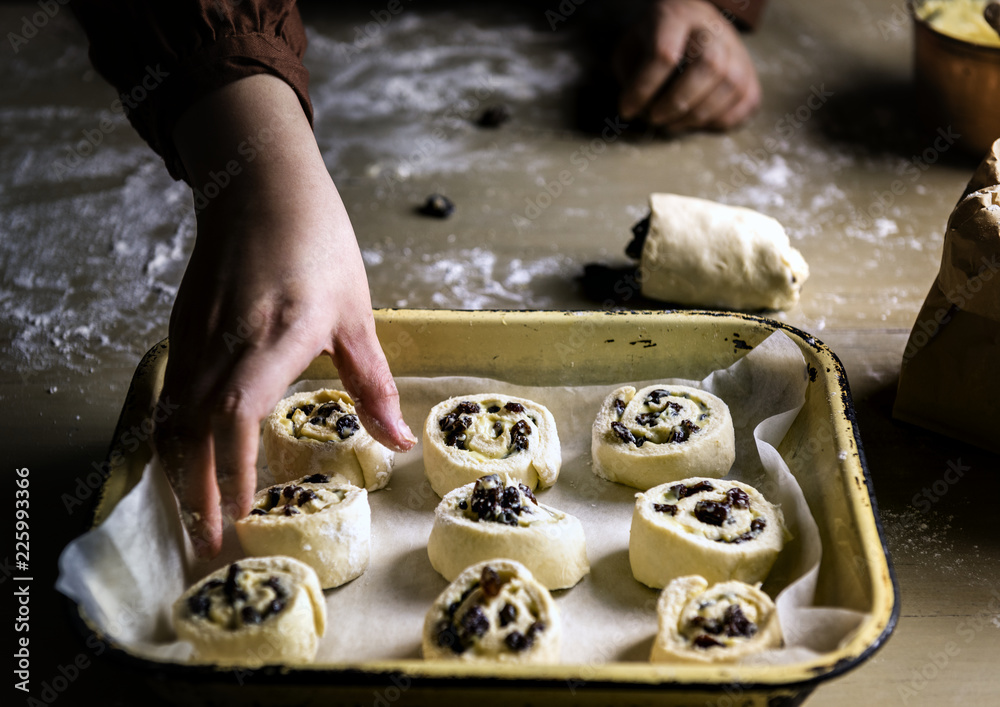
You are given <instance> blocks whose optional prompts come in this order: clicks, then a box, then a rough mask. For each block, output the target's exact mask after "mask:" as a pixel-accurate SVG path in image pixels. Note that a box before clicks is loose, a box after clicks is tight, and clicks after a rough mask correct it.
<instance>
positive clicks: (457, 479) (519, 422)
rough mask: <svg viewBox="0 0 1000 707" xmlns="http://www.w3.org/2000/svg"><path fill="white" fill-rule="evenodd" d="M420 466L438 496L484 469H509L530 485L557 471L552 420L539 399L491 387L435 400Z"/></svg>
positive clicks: (549, 479) (551, 478) (550, 480)
mask: <svg viewBox="0 0 1000 707" xmlns="http://www.w3.org/2000/svg"><path fill="white" fill-rule="evenodd" d="M423 454H424V472H425V473H426V474H427V480H428V481H430V484H431V488H432V489H434V492H435V493H437V495H438V496H442V497H443V496H444V495H445V494H446V493H448V492H449V491H452V490H453V489H456V488H458V487H459V486H465V484H467V483H469V482H471V481H475V480H476V479H478V478H479V477H480V476H486V475H487V474H507V475H508V476H510V477H511V478H512V479H516V480H518V481H520V482H521V483H523V484H524V485H525V486H527V487H528V488H530V489H532V490H534V489H535V488H537V487H542V488H544V487H548V486H551V485H552V484H554V483H555V482H556V479H557V478H558V477H559V468H560V466H561V465H562V451H561V449H560V446H559V435H558V433H557V432H556V421H555V418H553V417H552V413H550V412H549V411H548V410H547V409H546V408H545V407H544V406H543V405H539V404H538V403H536V402H533V401H531V400H526V399H524V398H515V397H512V396H509V395H496V394H492V393H487V394H479V395H465V396H461V397H455V398H449V399H448V400H445V401H443V402H441V403H438V404H437V405H435V406H434V407H433V408H432V409H431V411H430V414H429V415H428V416H427V421H426V422H425V423H424V434H423Z"/></svg>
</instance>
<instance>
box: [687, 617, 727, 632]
mask: <svg viewBox="0 0 1000 707" xmlns="http://www.w3.org/2000/svg"><path fill="white" fill-rule="evenodd" d="M691 625H692V626H694V627H695V628H700V629H701V630H703V631H704V632H705V633H711V634H713V635H716V636H718V635H719V634H720V633H722V631H723V629H724V628H725V626H723V625H722V624H721V623H719V622H718V621H716V620H715V619H706V618H705V617H704V616H695V617H694V618H693V619H691Z"/></svg>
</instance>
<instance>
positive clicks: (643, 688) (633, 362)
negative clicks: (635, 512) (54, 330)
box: [80, 310, 899, 707]
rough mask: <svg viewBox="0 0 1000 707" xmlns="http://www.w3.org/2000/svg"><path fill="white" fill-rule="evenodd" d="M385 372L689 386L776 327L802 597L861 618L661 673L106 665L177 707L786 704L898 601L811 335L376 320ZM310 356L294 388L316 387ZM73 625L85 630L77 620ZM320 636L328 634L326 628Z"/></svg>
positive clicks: (600, 318)
mask: <svg viewBox="0 0 1000 707" xmlns="http://www.w3.org/2000/svg"><path fill="white" fill-rule="evenodd" d="M376 322H377V326H378V334H379V338H380V340H381V342H382V345H383V348H384V349H385V351H386V355H387V357H388V358H389V363H390V365H391V367H392V370H393V373H394V374H395V375H397V376H455V375H469V376H481V377H490V378H497V379H502V380H508V381H516V382H517V383H519V384H525V385H540V386H546V385H560V386H561V385H591V384H593V385H597V384H613V383H620V382H621V381H629V380H648V379H654V378H676V377H681V378H689V379H695V380H698V379H701V378H703V377H704V376H706V375H707V374H709V373H710V372H711V371H713V370H716V369H719V368H725V367H727V366H729V365H731V364H732V363H734V362H735V361H737V360H738V359H739V358H741V357H742V356H744V355H746V353H747V352H748V351H750V350H752V349H753V347H754V346H755V345H757V344H758V343H760V342H761V341H763V340H764V339H765V338H767V337H768V336H769V335H770V334H772V333H773V332H774V331H776V330H779V329H780V330H783V331H784V332H785V333H786V334H787V335H788V336H789V337H790V338H791V339H792V340H793V341H794V342H795V343H796V344H797V345H798V346H799V348H800V349H801V351H802V355H803V357H804V358H805V361H806V364H807V366H808V370H809V374H810V382H809V384H808V385H807V390H806V400H805V406H804V407H803V409H802V411H801V412H800V413H799V415H798V417H797V418H796V420H795V422H794V423H793V425H792V427H791V428H790V430H789V431H788V433H787V435H786V436H785V439H784V441H783V442H782V444H781V445H780V447H779V451H780V452H781V454H782V456H783V457H784V458H785V460H786V461H787V463H788V465H789V467H790V468H791V471H792V473H793V474H795V476H796V478H797V479H798V481H799V483H800V485H801V487H802V489H803V492H804V494H805V497H806V499H807V500H808V502H809V505H810V507H811V509H812V512H813V514H814V516H815V518H816V521H817V523H818V525H819V530H820V535H821V539H822V543H823V547H824V553H823V560H822V564H821V565H820V581H819V589H818V596H817V601H818V602H821V603H823V604H825V605H829V606H839V607H844V608H848V609H854V610H858V611H862V612H865V613H866V614H867V618H866V619H865V620H864V622H863V623H862V625H861V626H860V627H859V628H858V629H857V630H856V631H855V632H854V633H853V634H852V635H851V636H850V638H849V639H847V640H846V642H845V643H844V644H843V645H841V646H840V647H839V648H837V649H836V650H833V651H830V652H828V653H826V654H823V655H822V656H821V657H820V659H816V660H812V661H810V662H802V663H796V664H792V665H784V666H777V665H755V666H730V667H718V666H668V665H657V666H654V665H650V664H643V663H635V662H610V663H602V664H586V665H581V664H560V665H549V666H514V665H488V666H483V665H467V664H459V663H458V662H432V661H419V660H392V661H377V662H367V663H356V664H311V665H309V666H267V667H264V668H260V669H256V670H241V671H238V672H236V673H234V671H233V670H232V669H225V670H223V669H221V668H220V669H213V668H211V667H205V666H192V665H186V664H175V663H161V662H153V661H149V660H145V659H142V658H140V657H138V656H135V655H132V654H130V653H129V652H128V651H127V649H125V648H123V647H121V646H118V647H116V650H115V651H114V654H115V655H116V656H117V657H119V658H121V659H123V660H125V661H127V662H129V663H130V664H132V665H133V666H134V667H135V669H136V670H140V671H145V672H146V673H147V674H148V676H149V683H150V687H151V688H152V690H153V691H154V692H156V693H158V694H161V695H163V696H169V698H170V701H171V702H174V703H177V704H191V705H195V704H229V703H240V704H250V703H252V704H255V705H270V704H296V705H307V704H308V705H334V704H359V705H376V706H378V705H383V706H385V705H397V704H428V705H441V704H476V705H503V706H504V707H511V706H512V705H517V704H545V705H561V704H571V703H572V704H587V705H706V704H708V705H718V706H719V707H722V705H770V706H772V707H774V706H777V705H796V704H799V703H801V702H802V701H803V700H805V698H806V697H807V696H808V695H809V694H810V693H811V692H812V691H813V690H814V689H815V688H816V687H817V686H819V685H820V684H821V683H822V682H824V681H826V680H829V679H831V678H833V677H836V676H837V675H840V674H842V673H844V672H845V671H847V670H850V669H852V668H854V667H857V666H858V665H859V664H860V663H862V662H863V661H864V660H866V659H867V658H868V657H870V656H871V655H872V654H873V653H874V652H875V651H876V650H877V649H878V648H879V647H880V646H881V645H882V644H883V643H884V642H885V641H886V639H887V638H888V636H889V635H890V633H891V632H892V630H893V628H894V626H895V623H896V619H897V616H898V612H899V589H898V585H897V583H896V579H895V575H894V573H893V570H892V566H891V563H890V560H889V556H888V553H887V550H886V547H885V542H884V539H883V536H882V530H881V526H880V522H879V517H878V511H877V507H876V504H875V496H874V492H873V489H872V484H871V479H870V477H869V474H868V470H867V468H866V465H865V458H864V453H863V451H862V448H861V440H860V438H859V435H858V429H857V426H856V424H855V419H854V409H853V405H852V402H851V394H850V390H849V388H848V383H847V378H846V375H845V373H844V369H843V367H842V366H841V364H840V362H839V361H838V359H837V357H836V356H835V355H834V354H833V352H831V351H830V350H829V349H828V348H827V347H826V346H824V345H823V344H822V343H820V342H819V341H817V340H816V339H814V338H813V337H811V336H809V335H808V334H805V333H803V332H801V331H798V330H796V329H794V328H791V327H788V326H786V325H784V324H781V323H778V322H775V321H771V320H768V319H764V318H761V317H757V316H752V315H739V314H727V313H718V312H697V311H683V312H533V311H476V312H469V311H428V310H380V311H377V312H376ZM167 348H168V347H167V344H166V342H164V343H161V344H158V345H157V346H155V347H154V348H153V349H152V350H150V352H149V353H147V355H146V356H145V357H144V358H143V360H142V362H141V363H140V364H139V367H138V369H137V370H136V372H135V376H134V378H133V380H132V384H131V387H130V389H129V392H128V396H127V398H126V401H125V405H124V408H123V411H122V415H121V418H120V420H119V424H118V427H119V431H117V432H116V434H115V437H114V439H122V438H123V436H122V434H120V431H124V430H127V429H129V428H131V427H132V426H134V425H136V424H139V423H141V421H142V420H143V419H144V418H146V417H147V416H148V414H149V410H150V409H151V406H152V404H153V403H154V402H155V400H156V398H157V396H158V394H159V390H160V386H161V385H162V380H163V370H164V366H165V364H166V359H167ZM335 376H336V372H335V369H334V368H333V366H332V364H331V363H330V361H329V360H328V359H326V358H320V359H317V360H316V361H314V362H313V364H312V365H311V366H310V367H309V369H308V370H306V371H305V372H303V374H302V378H303V379H320V378H332V377H335ZM148 459H149V450H148V449H146V448H142V449H140V450H139V451H137V452H134V453H131V454H126V453H124V451H123V450H116V449H112V453H111V456H110V461H111V470H110V474H109V476H108V479H107V481H106V483H105V485H104V487H103V493H102V497H101V500H100V502H99V504H98V506H97V509H96V511H95V517H94V523H95V524H99V523H100V522H102V520H103V519H104V518H106V517H107V515H108V514H109V513H110V512H111V510H112V509H113V508H114V506H115V504H116V503H117V502H118V501H119V500H120V499H121V498H122V497H123V496H124V494H125V493H126V492H127V491H128V490H129V489H130V488H131V487H132V486H134V485H135V484H136V483H137V482H138V479H139V477H140V475H141V473H142V470H143V467H144V466H145V464H146V462H147V461H148ZM81 619H82V621H81V622H80V626H81V627H82V628H83V630H85V631H90V630H92V629H91V628H90V624H88V623H87V621H86V617H85V616H84V617H81ZM334 630H335V627H334Z"/></svg>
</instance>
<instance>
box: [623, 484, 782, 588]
mask: <svg viewBox="0 0 1000 707" xmlns="http://www.w3.org/2000/svg"><path fill="white" fill-rule="evenodd" d="M786 532H787V531H786V530H785V521H784V517H783V516H782V513H781V510H780V509H779V508H777V507H776V506H774V505H772V504H771V503H768V501H767V499H765V498H764V497H763V496H762V495H761V494H760V492H759V491H757V489H755V488H754V487H752V486H750V485H748V484H743V483H740V482H739V481H729V480H724V479H709V478H699V477H696V478H692V479H684V480H683V481H679V482H677V483H669V484H662V485H660V486H656V487H654V488H651V489H649V490H648V491H646V492H644V493H637V494H636V495H635V507H634V509H633V511H632V529H631V534H630V536H629V542H628V556H629V562H630V563H631V565H632V574H633V576H634V577H635V578H636V579H637V580H639V581H640V582H642V583H643V584H645V585H647V586H650V587H654V588H657V589H659V588H661V587H665V586H666V585H667V584H669V583H670V581H671V580H673V579H675V578H676V577H682V576H684V575H690V574H698V575H701V576H703V577H704V578H705V579H706V580H708V581H709V582H713V583H714V582H723V581H727V580H730V579H738V580H740V581H742V582H749V583H757V582H762V581H763V580H764V578H765V577H767V573H768V572H770V571H771V566H772V565H773V564H774V561H775V559H777V557H778V553H779V552H781V548H782V547H783V546H784V543H785V534H786Z"/></svg>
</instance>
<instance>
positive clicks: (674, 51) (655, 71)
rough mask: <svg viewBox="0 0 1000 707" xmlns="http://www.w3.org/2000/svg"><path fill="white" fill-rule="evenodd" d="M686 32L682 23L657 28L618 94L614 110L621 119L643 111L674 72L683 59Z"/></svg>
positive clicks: (687, 29)
mask: <svg viewBox="0 0 1000 707" xmlns="http://www.w3.org/2000/svg"><path fill="white" fill-rule="evenodd" d="M688 31H689V26H688V25H687V24H685V23H682V22H667V23H665V24H662V25H661V29H660V31H658V32H657V33H656V36H655V37H654V39H653V44H652V47H651V48H650V52H649V56H648V57H647V58H646V60H645V62H644V63H642V64H641V65H640V68H639V70H638V73H637V74H636V76H635V78H634V79H633V80H632V81H631V82H630V83H629V84H628V85H627V86H626V88H625V90H624V91H623V92H622V96H621V99H620V100H619V103H618V110H619V112H620V113H621V116H622V118H623V119H625V120H630V119H632V118H634V117H635V116H636V115H638V114H639V113H641V112H642V111H643V110H644V109H646V108H647V106H649V105H650V103H651V102H652V100H653V98H654V97H655V96H656V94H657V92H659V90H660V88H661V87H662V86H663V85H664V84H665V83H666V82H667V80H668V79H669V78H670V77H671V75H672V74H673V73H674V71H675V70H676V69H677V66H678V64H680V62H681V59H682V58H683V57H684V48H685V47H686V45H687V38H688Z"/></svg>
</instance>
